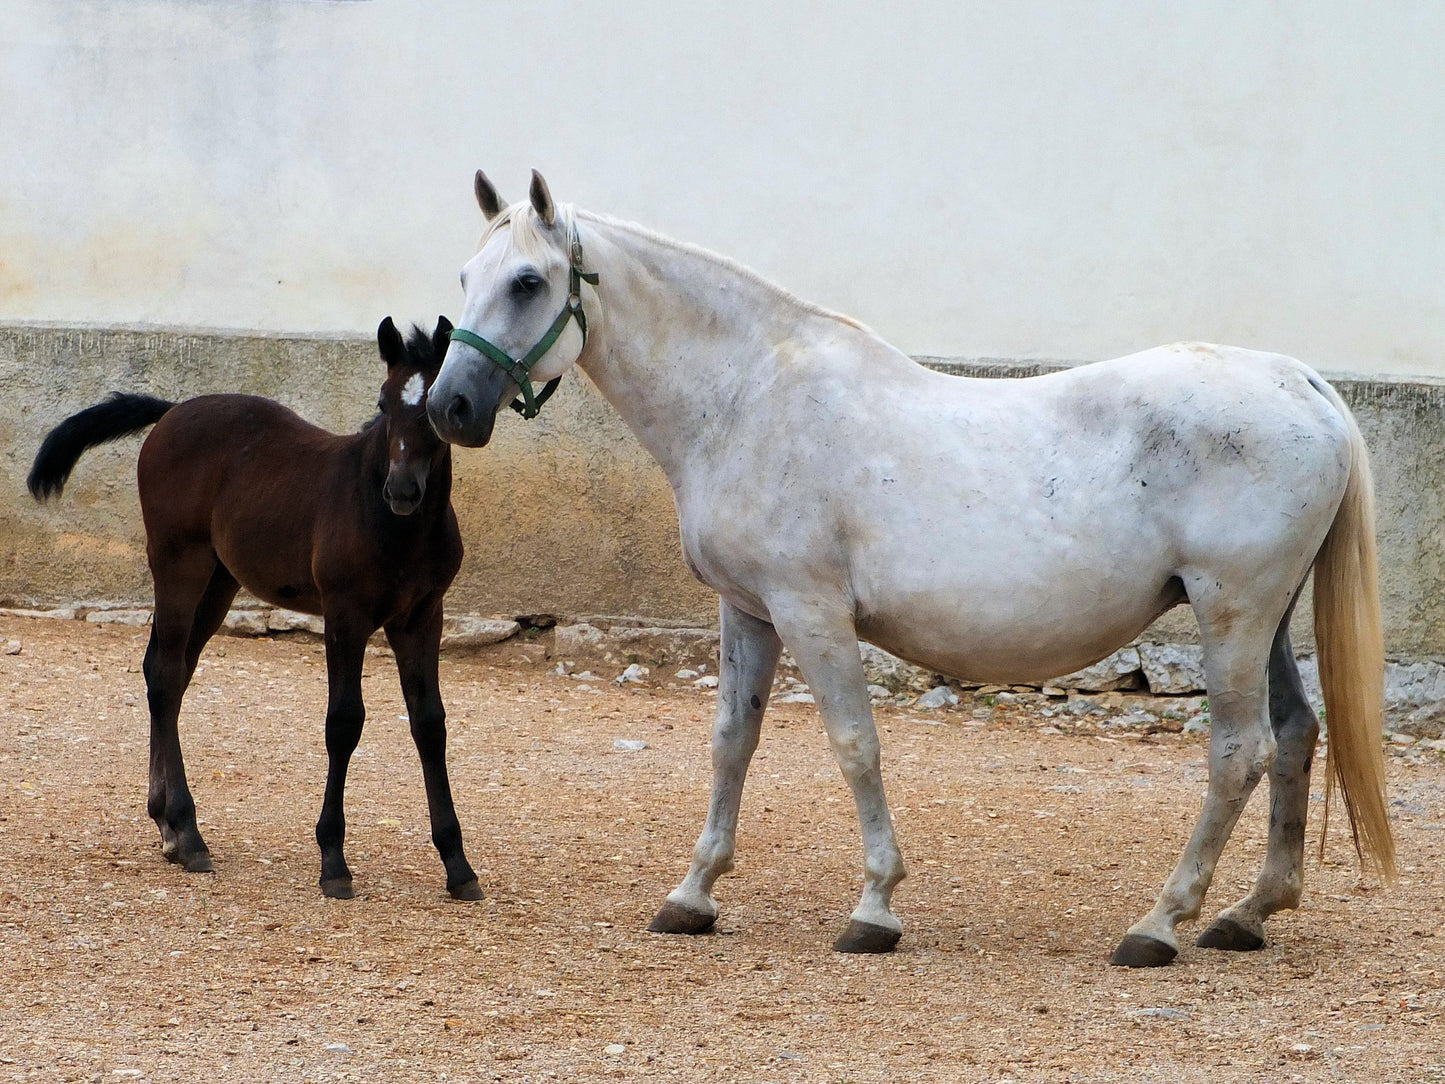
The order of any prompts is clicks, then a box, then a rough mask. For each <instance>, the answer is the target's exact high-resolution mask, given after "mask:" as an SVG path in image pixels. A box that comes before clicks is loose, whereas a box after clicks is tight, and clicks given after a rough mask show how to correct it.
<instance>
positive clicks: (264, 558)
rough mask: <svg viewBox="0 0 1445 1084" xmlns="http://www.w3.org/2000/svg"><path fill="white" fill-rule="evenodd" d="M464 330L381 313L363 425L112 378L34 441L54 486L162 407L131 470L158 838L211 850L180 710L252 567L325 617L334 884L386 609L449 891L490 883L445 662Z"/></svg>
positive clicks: (327, 861)
mask: <svg viewBox="0 0 1445 1084" xmlns="http://www.w3.org/2000/svg"><path fill="white" fill-rule="evenodd" d="M450 333H451V324H450V323H448V322H447V320H446V318H445V317H443V318H441V319H440V320H439V321H438V323H437V328H436V331H435V332H434V333H433V334H431V335H427V334H426V333H425V332H423V331H421V330H419V329H414V330H413V332H412V335H411V337H410V338H409V339H408V340H405V341H404V340H403V339H402V336H401V333H400V332H399V331H398V330H397V329H396V326H395V325H394V324H393V323H392V321H391V318H390V317H387V318H386V319H385V320H383V321H382V323H381V326H380V327H379V328H378V329H377V336H376V337H377V345H378V346H379V348H380V350H381V356H382V359H383V360H384V361H385V362H386V366H387V374H386V382H385V383H384V384H383V385H382V388H381V400H380V403H379V404H378V406H379V408H380V410H381V414H380V415H379V416H378V417H377V418H376V419H375V420H374V421H372V422H371V423H369V424H368V425H367V426H366V427H365V428H364V429H362V431H361V432H360V433H357V434H355V435H353V436H336V435H334V434H332V433H328V432H326V431H325V430H323V429H319V428H317V427H316V426H314V425H312V424H310V423H309V422H306V421H304V420H303V419H301V418H300V417H298V416H297V415H296V414H294V413H292V412H291V411H290V410H288V409H286V408H285V407H283V406H281V405H280V404H279V403H275V402H272V401H271V400H269V399H261V398H258V397H256V396H250V395H206V396H201V397H199V398H196V399H189V400H187V401H185V402H183V403H170V402H167V401H165V400H163V399H155V398H152V397H150V396H144V395H122V394H115V395H112V396H111V397H110V398H109V399H107V400H105V401H104V402H102V403H98V404H97V405H95V406H93V407H91V408H89V409H88V410H83V411H81V412H80V413H79V414H76V415H74V416H72V417H70V418H68V419H66V420H65V421H64V422H62V423H61V424H60V425H59V426H57V427H56V428H55V429H54V430H52V431H51V433H50V434H49V435H48V436H47V437H46V438H45V442H44V444H43V445H42V446H41V449H40V452H39V454H38V455H37V456H36V458H35V465H34V467H33V468H32V469H31V472H30V477H29V486H30V492H31V493H32V494H33V495H34V496H35V497H36V498H37V499H41V500H44V499H45V498H47V497H49V496H51V495H53V494H58V493H59V492H60V491H61V489H62V488H63V487H64V485H65V481H66V479H67V478H68V477H69V475H70V471H71V469H72V468H73V467H74V466H75V463H76V461H77V460H78V459H79V458H80V456H81V454H82V453H83V452H84V451H85V450H86V449H87V448H90V447H93V446H95V445H96V444H100V443H102V442H104V441H108V440H114V439H116V438H117V437H121V436H124V435H126V434H127V433H133V432H136V431H138V430H140V429H144V428H145V427H146V426H149V425H154V426H155V428H154V429H153V430H152V431H151V433H150V435H149V436H148V437H147V438H146V440H145V443H144V444H143V445H142V446H141V450H140V460H139V464H138V466H137V471H136V473H137V480H138V485H139V489H140V501H141V512H142V515H143V517H144V519H145V529H146V553H147V556H148V559H149V563H150V568H151V576H152V578H153V579H154V581H155V617H154V620H153V622H152V625H151V636H150V644H149V646H148V647H147V648H146V655H145V679H146V693H147V696H148V699H149V702H150V715H151V753H150V790H149V796H148V799H147V802H146V808H147V811H148V812H149V813H150V815H151V817H152V818H154V820H155V822H156V824H157V826H159V828H160V833H161V850H162V852H163V853H164V854H165V856H166V857H167V858H168V859H170V860H171V861H172V862H177V863H179V864H180V865H182V866H183V867H184V868H185V869H187V870H190V871H193V872H204V871H209V870H210V869H211V868H212V866H211V854H210V851H209V850H208V849H207V847H206V844H205V841H204V840H202V839H201V833H200V830H199V829H198V828H197V826H196V808H195V802H194V800H193V799H192V797H191V791H190V787H189V786H188V785H187V783H186V771H185V764H184V762H183V760H182V757H181V743H180V736H179V732H178V730H177V726H176V721H177V717H178V715H179V713H180V708H181V698H182V696H183V695H184V694H185V691H186V687H187V686H188V685H189V684H190V681H191V677H192V675H193V674H194V673H195V669H196V662H197V660H198V659H199V658H200V654H201V649H202V648H203V647H205V645H206V642H207V641H208V640H210V638H211V637H212V636H213V635H215V633H216V630H217V629H219V628H220V627H221V622H222V621H223V620H224V619H225V616H226V612H227V610H228V609H229V608H230V606H231V603H232V601H233V600H234V599H235V597H236V593H237V591H238V590H239V589H240V588H241V587H242V586H244V587H246V588H247V590H249V591H250V592H251V593H252V594H254V595H256V596H257V597H258V598H261V599H264V600H265V601H267V602H270V603H273V604H275V605H277V606H284V607H287V608H288V609H293V610H300V611H302V612H303V613H311V614H320V615H321V616H322V617H323V618H325V622H326V670H327V679H328V684H329V695H328V699H327V707H326V752H327V756H328V759H329V768H328V770H327V774H326V793H325V797H324V798H323V799H322V803H321V817H320V819H319V820H318V821H317V823H316V842H317V843H318V844H319V845H320V847H321V890H322V892H324V893H325V894H326V895H328V896H334V897H338V898H342V899H348V898H350V897H351V896H352V895H354V891H353V889H352V882H351V870H350V868H348V866H347V864H346V858H345V856H344V855H343V853H342V843H343V839H344V837H345V834H346V817H345V814H344V812H343V809H342V798H343V792H344V790H345V787H346V770H347V766H348V764H349V763H350V760H351V754H352V753H353V752H354V751H355V749H356V745H357V743H358V742H359V741H360V739H361V728H362V724H363V722H364V721H365V718H366V708H365V706H364V705H363V703H362V698H361V668H362V660H363V658H364V656H365V650H366V642H367V640H368V639H369V638H370V636H371V634H372V633H373V632H375V631H376V630H377V629H378V628H382V629H385V630H386V637H387V640H388V642H389V643H390V644H391V647H392V650H393V651H394V652H395V653H396V664H397V670H398V671H399V672H400V676H401V688H402V693H403V695H404V696H405V698H406V706H407V712H408V713H409V717H410V719H411V734H412V738H413V740H414V741H415V742H416V748H417V753H418V754H419V755H420V757H421V765H422V774H423V777H424V779H425V781H426V794H427V805H428V807H429V810H430V813H431V824H432V841H433V842H434V843H435V844H436V848H437V850H438V852H440V854H441V859H442V862H443V864H444V865H445V866H446V871H447V891H449V892H450V893H451V894H452V895H453V896H455V897H457V898H458V899H466V900H475V899H480V898H481V896H482V890H481V886H480V885H479V884H478V883H477V876H476V874H475V873H474V872H473V871H472V867H471V865H470V864H468V862H467V859H466V855H465V854H464V853H463V852H462V833H461V827H460V825H459V824H458V822H457V814H456V810H455V808H454V806H453V804H452V794H451V786H450V783H449V782H448V780H447V767H446V712H445V709H444V708H443V707H442V699H441V693H440V690H439V687H438V680H437V660H438V654H439V650H440V643H441V630H442V598H443V596H444V595H445V594H446V590H447V588H448V587H449V586H450V585H451V582H452V579H453V578H454V577H455V576H456V573H457V569H458V568H459V567H460V566H461V560H462V541H461V533H460V531H459V530H458V529H457V519H456V515H455V513H454V512H453V511H452V506H451V486H452V463H451V452H450V448H449V447H448V445H446V444H444V443H442V441H440V440H439V439H438V438H437V436H436V434H435V433H434V432H433V431H432V428H431V424H430V423H429V422H428V421H427V417H426V393H427V389H428V388H429V387H430V386H431V382H432V380H433V379H435V377H436V374H437V370H438V369H439V368H440V366H441V361H442V357H443V355H444V354H445V353H446V348H447V342H448V338H449V336H450Z"/></svg>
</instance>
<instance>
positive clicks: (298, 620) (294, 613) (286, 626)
mask: <svg viewBox="0 0 1445 1084" xmlns="http://www.w3.org/2000/svg"><path fill="white" fill-rule="evenodd" d="M266 628H268V629H269V630H270V631H272V632H309V633H312V634H313V635H316V636H324V635H326V622H325V621H324V620H322V619H321V618H320V617H317V616H316V615H315V614H304V613H301V612H300V611H299V610H272V611H271V612H270V613H269V614H267V615H266Z"/></svg>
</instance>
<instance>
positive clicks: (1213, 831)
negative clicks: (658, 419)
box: [1109, 604, 1275, 967]
mask: <svg viewBox="0 0 1445 1084" xmlns="http://www.w3.org/2000/svg"><path fill="white" fill-rule="evenodd" d="M1197 610H1198V606H1197V604H1196V612H1197ZM1200 632H1201V635H1202V637H1203V639H1204V642H1205V647H1204V671H1205V681H1206V684H1207V685H1208V692H1209V715H1210V724H1211V733H1210V740H1209V790H1208V792H1207V793H1206V795H1205V798H1204V808H1203V810H1202V811H1201V812H1200V815H1199V820H1198V822H1197V823H1196V825H1195V827H1194V834H1193V835H1191V836H1190V838H1189V844H1188V846H1186V847H1185V848H1184V853H1183V854H1182V855H1181V856H1180V858H1179V863H1178V865H1176V866H1175V867H1174V872H1173V873H1171V874H1170V875H1169V879H1168V880H1166V881H1165V882H1164V887H1163V889H1161V890H1160V893H1159V899H1158V900H1157V901H1156V902H1155V904H1154V908H1153V910H1151V911H1150V912H1149V913H1148V914H1147V915H1145V916H1144V917H1143V918H1142V919H1140V920H1139V921H1138V922H1136V923H1134V925H1133V926H1131V927H1129V932H1128V934H1126V935H1125V937H1124V939H1123V940H1122V941H1120V942H1119V945H1118V947H1117V948H1116V949H1115V950H1114V955H1113V957H1112V958H1111V959H1110V961H1109V962H1110V963H1112V964H1115V965H1118V966H1122V967H1160V966H1162V965H1164V964H1167V963H1169V962H1170V961H1171V960H1173V959H1174V957H1175V955H1177V954H1178V952H1179V940H1178V938H1177V937H1176V936H1175V933H1174V927H1175V926H1176V925H1178V924H1179V923H1180V922H1184V921H1187V920H1188V919H1191V918H1194V917H1195V916H1196V915H1197V914H1198V913H1199V909H1200V907H1201V906H1202V904H1203V903H1204V894H1205V893H1206V892H1207V891H1208V890H1209V882H1210V881H1211V880H1212V879H1213V877H1214V867H1215V864H1216V863H1217V862H1218V861H1219V855H1220V853H1221V852H1222V851H1223V850H1224V845H1225V843H1226V842H1228V840H1229V834H1230V832H1232V831H1233V830H1234V825H1235V822H1236V821H1238V820H1239V815H1240V813H1242V812H1243V811H1244V807H1245V805H1246V803H1248V801H1249V796H1250V794H1251V793H1253V791H1254V788H1255V785H1256V784H1257V783H1258V782H1259V780H1260V778H1261V777H1262V776H1263V775H1264V772H1265V770H1266V769H1267V768H1268V767H1269V764H1270V761H1271V759H1272V758H1273V756H1274V752H1275V742H1274V735H1273V734H1272V733H1271V732H1270V728H1269V719H1268V713H1267V706H1268V705H1267V701H1268V696H1269V694H1268V680H1267V677H1266V659H1267V656H1268V650H1269V647H1268V645H1269V643H1270V637H1269V635H1268V634H1266V635H1263V636H1261V635H1258V634H1256V633H1252V632H1250V631H1249V630H1247V629H1242V628H1238V627H1236V628H1235V629H1233V630H1232V632H1231V636H1230V638H1229V639H1228V640H1227V641H1224V642H1221V641H1220V640H1219V639H1218V638H1215V637H1212V636H1211V635H1210V628H1209V623H1208V621H1207V618H1206V616H1205V615H1204V614H1200Z"/></svg>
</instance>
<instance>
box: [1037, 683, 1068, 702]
mask: <svg viewBox="0 0 1445 1084" xmlns="http://www.w3.org/2000/svg"><path fill="white" fill-rule="evenodd" d="M1039 691H1040V692H1041V693H1043V694H1044V695H1045V696H1047V697H1048V698H1049V699H1050V700H1063V699H1065V698H1066V697H1067V696H1068V695H1069V691H1068V690H1067V689H1060V688H1059V687H1058V686H1057V685H1045V686H1044V687H1043V688H1042V689H1040V690H1039Z"/></svg>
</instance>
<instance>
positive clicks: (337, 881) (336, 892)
mask: <svg viewBox="0 0 1445 1084" xmlns="http://www.w3.org/2000/svg"><path fill="white" fill-rule="evenodd" d="M321 894H322V895H323V896H325V897H326V898H327V899H332V900H350V899H355V898H356V889H354V888H352V887H351V878H350V877H332V878H331V879H330V880H324V881H322V882H321Z"/></svg>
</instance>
